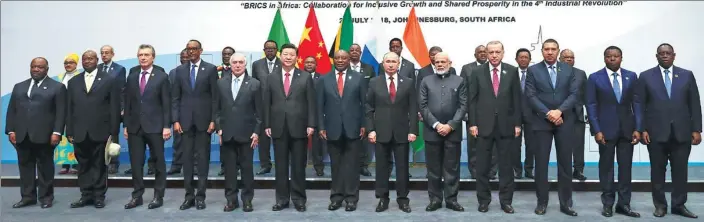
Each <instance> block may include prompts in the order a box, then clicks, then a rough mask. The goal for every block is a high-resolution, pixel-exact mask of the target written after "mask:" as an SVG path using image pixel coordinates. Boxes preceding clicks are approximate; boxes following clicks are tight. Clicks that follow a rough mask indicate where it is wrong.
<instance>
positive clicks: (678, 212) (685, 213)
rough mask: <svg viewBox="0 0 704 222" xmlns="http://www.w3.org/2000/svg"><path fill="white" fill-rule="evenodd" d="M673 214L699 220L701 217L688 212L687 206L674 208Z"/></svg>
mask: <svg viewBox="0 0 704 222" xmlns="http://www.w3.org/2000/svg"><path fill="white" fill-rule="evenodd" d="M672 214H676V215H680V216H683V217H689V218H698V217H699V216H697V215H696V214H694V213H692V212H690V211H689V210H687V208H686V207H685V206H681V207H678V208H672Z"/></svg>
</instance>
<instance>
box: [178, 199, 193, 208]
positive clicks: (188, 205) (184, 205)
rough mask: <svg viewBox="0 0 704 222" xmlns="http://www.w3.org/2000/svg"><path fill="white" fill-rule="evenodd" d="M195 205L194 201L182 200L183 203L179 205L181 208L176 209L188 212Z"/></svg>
mask: <svg viewBox="0 0 704 222" xmlns="http://www.w3.org/2000/svg"><path fill="white" fill-rule="evenodd" d="M195 205H196V201H195V200H184V201H183V203H182V204H181V206H180V207H178V209H180V210H188V209H191V207H193V206H195Z"/></svg>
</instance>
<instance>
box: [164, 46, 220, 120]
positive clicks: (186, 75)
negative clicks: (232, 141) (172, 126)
mask: <svg viewBox="0 0 704 222" xmlns="http://www.w3.org/2000/svg"><path fill="white" fill-rule="evenodd" d="M196 68H197V69H198V73H197V74H196V82H195V87H191V77H190V75H191V63H190V62H189V63H186V64H182V65H180V66H178V67H177V68H176V72H175V73H174V74H176V76H174V81H173V83H172V86H173V88H172V89H171V90H172V92H171V97H172V102H171V106H172V109H171V115H172V121H173V122H174V123H176V122H178V123H179V124H181V127H182V128H183V131H189V130H191V126H195V129H196V130H198V131H206V130H208V126H210V123H211V122H212V123H214V122H215V116H216V115H215V112H217V110H218V107H217V105H218V92H217V81H218V70H217V67H216V66H215V65H213V64H210V63H208V62H206V61H203V60H201V61H200V67H196Z"/></svg>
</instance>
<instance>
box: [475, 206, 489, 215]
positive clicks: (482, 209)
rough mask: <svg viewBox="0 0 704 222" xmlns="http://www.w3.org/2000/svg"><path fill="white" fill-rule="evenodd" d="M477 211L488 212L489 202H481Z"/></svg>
mask: <svg viewBox="0 0 704 222" xmlns="http://www.w3.org/2000/svg"><path fill="white" fill-rule="evenodd" d="M477 211H479V212H482V213H486V212H487V211H489V204H479V207H477Z"/></svg>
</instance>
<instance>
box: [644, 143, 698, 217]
mask: <svg viewBox="0 0 704 222" xmlns="http://www.w3.org/2000/svg"><path fill="white" fill-rule="evenodd" d="M691 151H692V142H691V141H686V142H680V141H677V140H676V139H675V138H674V135H672V136H671V137H670V140H668V141H666V142H655V141H651V143H650V144H648V154H649V156H650V181H651V183H652V185H653V188H652V195H653V204H654V205H655V207H662V208H667V199H666V198H665V190H664V189H665V171H666V170H667V163H668V160H669V161H670V174H671V177H672V193H671V194H670V198H671V200H670V201H671V206H670V207H671V208H673V209H674V208H678V207H682V206H684V204H685V203H687V176H688V175H687V170H688V167H687V163H688V162H689V153H690V152H691Z"/></svg>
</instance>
